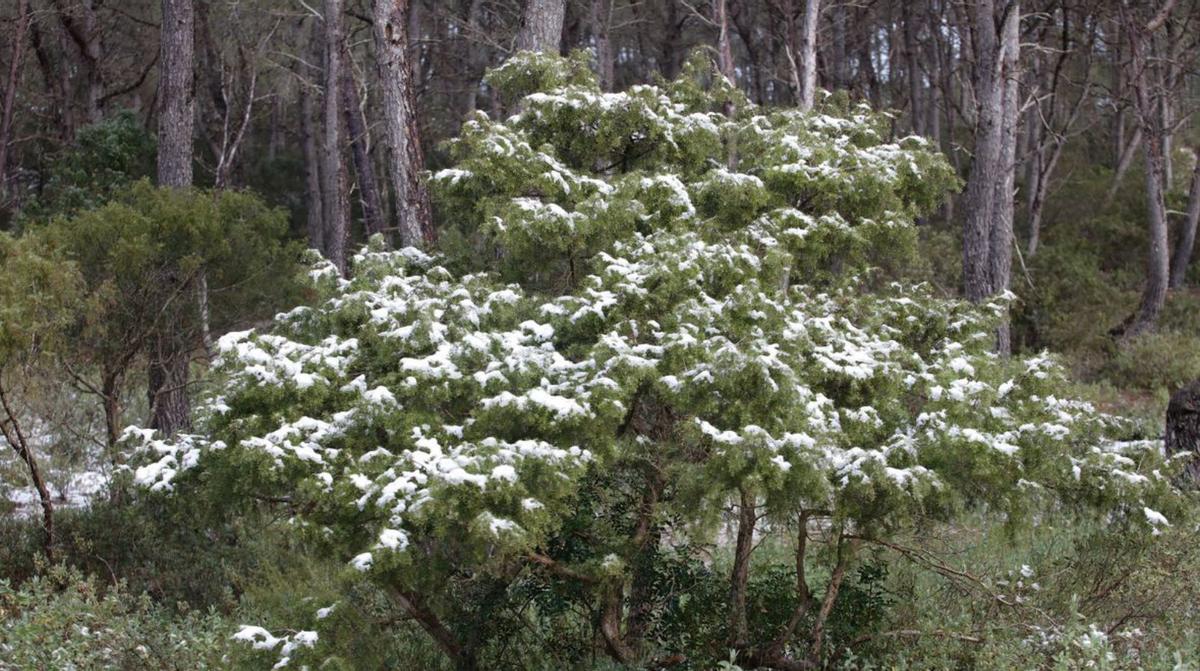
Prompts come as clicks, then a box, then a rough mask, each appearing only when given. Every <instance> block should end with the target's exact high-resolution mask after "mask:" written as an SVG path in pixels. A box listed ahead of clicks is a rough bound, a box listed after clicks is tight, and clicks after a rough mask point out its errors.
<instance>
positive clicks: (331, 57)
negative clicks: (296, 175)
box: [321, 0, 349, 275]
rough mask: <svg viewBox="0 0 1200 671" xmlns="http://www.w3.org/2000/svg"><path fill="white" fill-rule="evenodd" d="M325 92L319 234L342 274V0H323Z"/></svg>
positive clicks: (344, 203)
mask: <svg viewBox="0 0 1200 671" xmlns="http://www.w3.org/2000/svg"><path fill="white" fill-rule="evenodd" d="M324 13H325V16H324V26H325V30H324V34H323V35H322V39H323V42H324V45H325V78H324V89H325V94H324V96H323V98H322V101H321V102H322V111H321V129H322V136H321V139H322V145H321V201H322V204H323V205H324V211H323V212H322V216H321V219H322V223H323V224H324V230H323V231H322V236H323V238H324V242H325V249H324V252H325V257H326V258H328V259H329V260H330V261H331V262H332V263H333V265H335V266H337V269H338V271H339V272H341V273H342V274H343V275H345V274H346V242H347V240H346V239H347V235H348V233H349V230H348V229H349V226H348V222H347V212H346V211H347V209H348V204H347V197H346V168H345V164H344V163H343V162H342V132H341V130H342V117H341V103H340V101H341V96H339V95H338V88H339V87H340V86H341V82H342V0H325V3H324Z"/></svg>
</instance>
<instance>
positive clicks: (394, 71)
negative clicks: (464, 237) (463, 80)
mask: <svg viewBox="0 0 1200 671" xmlns="http://www.w3.org/2000/svg"><path fill="white" fill-rule="evenodd" d="M372 7H373V10H374V20H375V25H374V37H375V51H376V58H378V60H379V78H380V81H381V82H382V94H383V96H382V97H383V111H384V122H385V124H384V128H385V130H386V132H387V137H388V172H389V177H390V178H391V183H392V189H393V191H394V192H395V196H396V220H397V228H398V229H399V231H400V244H401V245H402V246H405V247H427V246H429V245H431V244H432V243H433V241H434V240H435V238H436V235H435V233H434V229H433V218H432V213H431V208H430V204H429V190H428V188H427V187H426V185H425V180H424V179H422V177H421V170H422V169H424V166H425V157H424V154H423V152H422V150H421V135H420V130H419V128H418V126H417V115H416V92H415V89H414V87H413V74H412V67H411V64H410V63H409V57H408V30H407V27H408V23H407V19H408V11H409V0H374V4H373V5H372ZM560 24H561V20H560Z"/></svg>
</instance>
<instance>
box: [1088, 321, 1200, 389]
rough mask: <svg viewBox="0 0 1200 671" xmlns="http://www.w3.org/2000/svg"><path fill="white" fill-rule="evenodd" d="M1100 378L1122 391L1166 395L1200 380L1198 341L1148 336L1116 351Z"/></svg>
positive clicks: (1165, 335) (1188, 337) (1178, 335)
mask: <svg viewBox="0 0 1200 671" xmlns="http://www.w3.org/2000/svg"><path fill="white" fill-rule="evenodd" d="M1101 372H1102V374H1103V375H1105V376H1106V377H1107V378H1109V379H1110V380H1112V381H1113V382H1114V383H1117V384H1120V385H1121V386H1122V387H1125V388H1132V389H1138V390H1144V391H1148V392H1155V393H1160V394H1163V395H1169V394H1170V393H1171V392H1173V391H1175V390H1177V389H1179V388H1180V387H1183V386H1184V385H1186V384H1188V383H1189V382H1191V381H1192V380H1195V379H1197V378H1200V338H1198V337H1196V336H1195V335H1185V334H1183V333H1172V332H1167V333H1148V334H1145V335H1140V336H1138V337H1136V338H1134V339H1132V340H1130V341H1129V342H1126V343H1122V344H1121V345H1120V346H1118V347H1117V351H1116V354H1115V355H1114V356H1113V357H1112V359H1110V360H1109V361H1108V362H1107V364H1106V365H1105V366H1104V368H1103V369H1102V371H1101Z"/></svg>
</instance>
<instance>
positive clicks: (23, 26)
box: [0, 0, 31, 204]
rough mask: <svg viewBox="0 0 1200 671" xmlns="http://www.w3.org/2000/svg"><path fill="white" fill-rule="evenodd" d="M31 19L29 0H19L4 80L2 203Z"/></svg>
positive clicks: (0, 134)
mask: <svg viewBox="0 0 1200 671" xmlns="http://www.w3.org/2000/svg"><path fill="white" fill-rule="evenodd" d="M30 19H31V15H30V12H29V0H19V4H18V5H17V25H16V30H15V31H14V33H13V38H12V49H11V50H10V51H9V56H8V77H7V80H6V81H5V82H4V108H3V110H2V111H0V204H2V203H3V202H4V199H5V196H6V195H7V193H8V188H7V186H8V171H7V169H6V168H7V167H8V145H9V144H10V143H11V142H12V118H13V107H14V106H15V103H16V100H17V88H18V86H19V84H20V82H21V56H22V55H23V54H24V52H25V33H26V31H28V30H29V22H30Z"/></svg>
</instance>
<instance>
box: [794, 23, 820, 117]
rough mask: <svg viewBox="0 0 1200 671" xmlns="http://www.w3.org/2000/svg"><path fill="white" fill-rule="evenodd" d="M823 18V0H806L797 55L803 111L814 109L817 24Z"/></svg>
mask: <svg viewBox="0 0 1200 671" xmlns="http://www.w3.org/2000/svg"><path fill="white" fill-rule="evenodd" d="M820 20H821V0H804V19H803V20H802V21H801V22H800V45H799V51H800V53H799V54H797V55H796V59H797V62H796V68H797V69H798V70H799V74H798V76H797V81H798V82H799V84H800V88H799V89H798V90H797V91H796V106H797V107H799V108H800V110H801V111H804V112H807V111H809V110H811V109H812V107H813V102H814V100H815V99H816V93H817V24H818V23H820Z"/></svg>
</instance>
